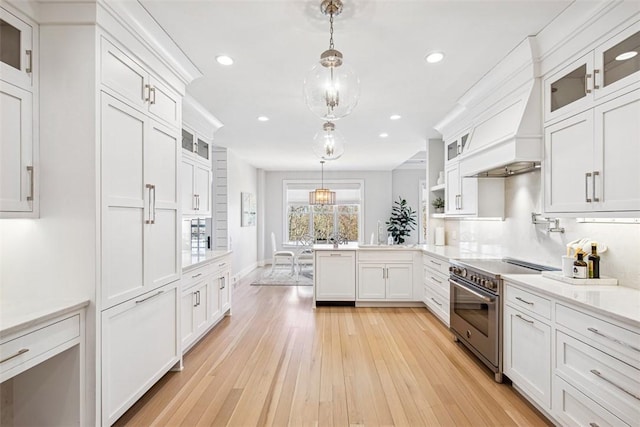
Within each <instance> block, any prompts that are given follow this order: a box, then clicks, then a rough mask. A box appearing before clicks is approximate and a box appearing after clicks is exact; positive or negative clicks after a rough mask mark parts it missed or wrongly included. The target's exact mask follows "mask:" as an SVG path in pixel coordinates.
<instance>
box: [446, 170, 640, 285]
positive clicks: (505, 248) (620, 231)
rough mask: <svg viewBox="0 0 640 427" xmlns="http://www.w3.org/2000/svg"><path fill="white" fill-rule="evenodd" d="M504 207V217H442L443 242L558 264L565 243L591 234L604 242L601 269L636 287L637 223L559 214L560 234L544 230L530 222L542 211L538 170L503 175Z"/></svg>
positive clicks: (639, 261) (639, 281)
mask: <svg viewBox="0 0 640 427" xmlns="http://www.w3.org/2000/svg"><path fill="white" fill-rule="evenodd" d="M505 210H506V212H505V217H506V219H505V221H503V222H502V221H496V222H494V221H446V232H447V244H448V245H454V246H460V247H465V248H469V249H482V251H483V252H488V253H493V254H495V255H496V256H510V257H513V258H522V259H525V260H528V261H531V262H537V263H541V264H547V265H551V266H557V267H560V263H561V261H560V257H561V256H562V255H564V254H565V253H566V244H567V243H569V242H571V241H573V240H576V239H579V238H583V237H589V238H591V239H593V240H596V241H597V242H599V243H602V244H606V245H607V246H608V250H607V252H605V253H603V254H601V260H600V273H601V274H602V275H605V276H613V277H616V278H618V280H619V282H620V285H624V286H630V287H635V288H638V289H640V244H639V243H638V242H640V224H599V223H577V222H576V220H575V219H574V218H563V219H561V220H560V226H561V227H564V228H565V232H564V233H549V232H547V231H546V225H534V224H532V223H531V212H540V211H541V191H540V171H536V172H531V173H528V174H524V175H519V176H514V177H511V178H506V185H505Z"/></svg>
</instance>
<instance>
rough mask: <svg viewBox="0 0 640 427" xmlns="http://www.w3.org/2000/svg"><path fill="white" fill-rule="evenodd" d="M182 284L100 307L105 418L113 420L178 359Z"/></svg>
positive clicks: (108, 422)
mask: <svg viewBox="0 0 640 427" xmlns="http://www.w3.org/2000/svg"><path fill="white" fill-rule="evenodd" d="M178 285H179V282H178V281H175V282H172V283H170V284H168V285H166V286H164V287H161V288H158V289H155V290H153V291H151V292H148V293H146V294H143V295H141V296H139V297H137V298H134V299H131V300H129V301H126V302H124V303H122V304H119V305H116V306H114V307H112V308H110V309H108V310H105V311H103V312H102V345H101V349H102V350H101V352H102V354H101V357H102V371H101V375H102V424H103V425H111V424H113V422H115V421H116V420H117V419H118V418H119V417H120V416H121V415H122V414H123V413H124V412H125V411H126V410H127V409H128V408H129V407H130V406H131V405H132V404H133V403H134V402H135V401H136V400H138V399H139V398H140V397H141V396H142V395H143V394H144V393H145V392H146V391H147V390H149V388H151V386H152V385H153V384H154V383H155V382H156V381H158V380H159V379H160V378H161V377H162V376H163V375H164V374H165V373H166V372H167V371H169V369H170V368H171V367H172V366H173V365H175V364H176V363H177V362H178V361H179V360H180V342H179V337H178V330H177V326H178V325H179V323H178V322H179V319H178Z"/></svg>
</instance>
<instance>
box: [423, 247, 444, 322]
mask: <svg viewBox="0 0 640 427" xmlns="http://www.w3.org/2000/svg"><path fill="white" fill-rule="evenodd" d="M422 263H423V285H424V298H423V302H424V303H425V305H426V306H427V307H428V308H429V310H430V311H431V312H432V313H433V314H435V315H436V316H438V318H440V320H441V321H442V322H444V324H445V325H447V326H449V318H450V316H449V301H450V292H449V291H450V290H449V266H450V264H449V263H448V262H447V261H443V260H441V259H440V258H436V257H434V256H431V255H427V254H424V255H423V256H422Z"/></svg>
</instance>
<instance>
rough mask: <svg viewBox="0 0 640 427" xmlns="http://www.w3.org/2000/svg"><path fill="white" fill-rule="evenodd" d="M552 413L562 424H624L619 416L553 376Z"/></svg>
mask: <svg viewBox="0 0 640 427" xmlns="http://www.w3.org/2000/svg"><path fill="white" fill-rule="evenodd" d="M553 409H554V415H555V417H556V419H557V420H558V421H560V423H561V424H562V425H563V426H571V427H582V426H591V427H593V426H599V427H613V426H621V425H626V424H623V422H622V420H620V418H618V417H616V416H615V415H613V414H612V413H611V412H609V411H607V410H606V409H604V408H603V407H602V406H600V405H598V404H597V403H596V402H594V401H593V400H591V399H589V398H588V397H587V396H586V395H584V394H583V393H581V392H580V391H579V390H578V389H576V388H575V387H572V386H571V385H570V384H569V383H567V382H566V381H564V380H563V379H561V378H560V377H558V376H557V375H556V376H555V377H553Z"/></svg>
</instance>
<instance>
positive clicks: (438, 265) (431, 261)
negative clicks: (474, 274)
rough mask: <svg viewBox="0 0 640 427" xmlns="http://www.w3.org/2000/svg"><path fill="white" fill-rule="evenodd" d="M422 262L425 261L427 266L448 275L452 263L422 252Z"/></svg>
mask: <svg viewBox="0 0 640 427" xmlns="http://www.w3.org/2000/svg"><path fill="white" fill-rule="evenodd" d="M422 262H423V263H424V266H425V267H428V268H431V269H432V270H435V271H438V272H440V273H442V274H444V275H445V276H447V277H448V276H449V266H450V264H449V263H448V262H447V261H443V260H441V259H440V258H436V257H434V256H431V255H427V254H422Z"/></svg>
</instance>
